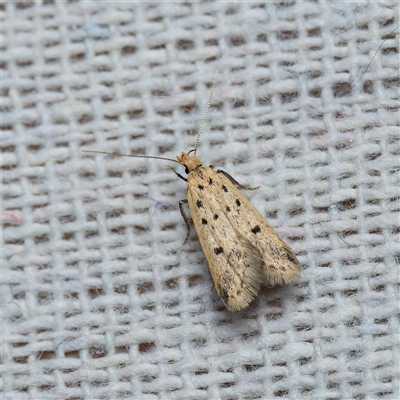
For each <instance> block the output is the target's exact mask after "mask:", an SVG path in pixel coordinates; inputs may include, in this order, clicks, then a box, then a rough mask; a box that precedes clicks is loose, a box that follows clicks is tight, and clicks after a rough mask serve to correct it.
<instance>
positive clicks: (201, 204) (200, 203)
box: [196, 200, 204, 208]
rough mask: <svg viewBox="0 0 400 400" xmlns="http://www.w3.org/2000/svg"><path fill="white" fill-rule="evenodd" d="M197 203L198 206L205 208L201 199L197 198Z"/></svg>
mask: <svg viewBox="0 0 400 400" xmlns="http://www.w3.org/2000/svg"><path fill="white" fill-rule="evenodd" d="M196 205H197V207H198V208H204V207H203V203H202V202H201V201H200V200H197V202H196Z"/></svg>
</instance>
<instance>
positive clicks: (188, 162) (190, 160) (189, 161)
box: [176, 150, 202, 174]
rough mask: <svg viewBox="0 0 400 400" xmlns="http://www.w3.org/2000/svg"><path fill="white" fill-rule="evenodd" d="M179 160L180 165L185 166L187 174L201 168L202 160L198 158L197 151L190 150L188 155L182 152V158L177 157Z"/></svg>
mask: <svg viewBox="0 0 400 400" xmlns="http://www.w3.org/2000/svg"><path fill="white" fill-rule="evenodd" d="M192 152H194V155H193V156H190V153H192ZM176 158H177V159H178V162H179V164H182V165H184V166H185V172H186V173H187V174H188V173H189V172H191V171H193V170H195V169H197V168H199V167H201V165H202V164H201V162H200V160H199V159H198V158H197V157H196V151H195V150H190V151H188V152H187V153H185V152H184V151H182V153H181V155H180V156H176Z"/></svg>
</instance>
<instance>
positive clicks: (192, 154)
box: [83, 71, 300, 311]
mask: <svg viewBox="0 0 400 400" xmlns="http://www.w3.org/2000/svg"><path fill="white" fill-rule="evenodd" d="M217 74H218V71H217V73H216V74H215V78H214V84H213V86H212V88H211V93H210V97H209V100H208V104H207V107H206V111H205V113H204V116H203V119H202V122H201V125H200V129H199V133H198V135H197V140H196V145H195V148H194V149H193V150H190V151H188V152H187V153H186V152H182V153H181V154H180V155H179V156H177V160H174V159H170V158H164V157H157V156H154V157H153V156H135V155H129V154H119V153H106V152H102V151H93V150H83V151H86V152H92V153H100V154H108V155H114V156H126V157H139V158H155V159H161V160H167V161H173V162H176V163H178V164H181V165H183V166H184V167H185V172H186V173H187V174H188V175H187V178H184V177H183V176H182V175H180V174H179V173H177V172H176V171H175V170H174V172H175V174H176V175H177V176H178V177H179V178H181V179H183V180H184V181H185V182H187V200H181V201H180V202H179V208H180V211H181V214H182V217H183V219H184V220H185V223H186V226H187V235H186V239H185V241H184V243H183V244H185V243H186V241H187V239H188V237H189V233H190V222H193V224H194V227H195V228H196V232H197V235H198V237H199V240H200V244H201V247H202V249H203V251H204V254H205V255H206V259H207V262H208V266H209V268H210V272H211V276H212V279H213V282H214V285H215V288H216V290H217V293H218V295H219V296H220V298H221V299H222V301H223V302H224V304H225V306H226V308H227V309H228V310H229V311H240V310H243V309H245V308H247V307H248V306H249V305H250V303H251V302H252V301H253V300H254V299H255V297H256V296H257V295H258V293H259V291H260V288H261V286H269V287H272V286H275V285H286V284H288V283H290V282H291V281H292V280H293V279H294V278H295V277H299V276H300V263H299V261H298V260H297V258H296V256H295V254H294V252H293V250H292V249H291V248H290V247H289V246H288V245H287V244H286V243H285V242H284V241H283V240H282V239H281V238H280V237H279V235H278V234H277V233H276V232H275V231H274V230H273V229H272V227H271V226H270V225H269V224H268V222H267V221H265V219H264V218H263V217H262V216H261V214H260V213H259V212H258V211H257V210H256V209H255V208H254V206H253V205H252V204H251V203H250V201H249V200H248V199H247V198H246V197H245V196H244V195H243V194H242V193H241V192H240V190H239V188H241V189H249V188H245V187H244V186H242V185H240V184H239V183H238V182H236V181H235V180H234V179H233V178H232V177H231V176H230V175H229V174H228V173H226V172H225V171H222V170H214V168H213V166H209V167H206V166H204V165H202V163H201V162H200V161H199V159H198V158H197V157H196V152H197V147H198V145H199V140H200V135H201V132H202V129H203V126H204V122H205V118H206V115H207V112H208V109H209V108H210V104H211V99H212V95H213V91H214V87H215V82H216V79H217ZM256 189H257V188H256ZM185 203H187V204H188V205H189V210H190V213H191V217H192V219H190V218H188V217H187V215H186V213H185V211H184V208H183V204H185Z"/></svg>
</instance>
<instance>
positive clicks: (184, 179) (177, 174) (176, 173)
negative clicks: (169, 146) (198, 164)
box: [169, 167, 187, 182]
mask: <svg viewBox="0 0 400 400" xmlns="http://www.w3.org/2000/svg"><path fill="white" fill-rule="evenodd" d="M169 169H171V170H172V171H174V172H175V175H176V176H177V177H178V178H181V179H182V180H183V181H185V182H187V179H186V178H185V177H183V176H182V175H181V174H179V173H178V172H176V171H175V170H174V169H173V168H172V167H169Z"/></svg>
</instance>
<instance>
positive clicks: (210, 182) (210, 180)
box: [208, 178, 213, 186]
mask: <svg viewBox="0 0 400 400" xmlns="http://www.w3.org/2000/svg"><path fill="white" fill-rule="evenodd" d="M208 183H209V185H210V186H212V185H213V180H212V179H211V178H210V179H209V180H208Z"/></svg>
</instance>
